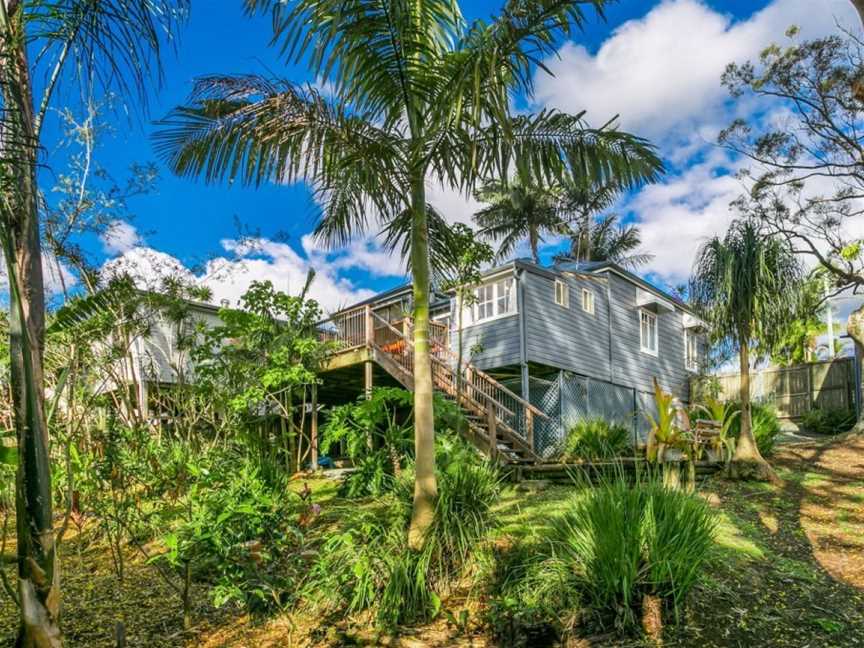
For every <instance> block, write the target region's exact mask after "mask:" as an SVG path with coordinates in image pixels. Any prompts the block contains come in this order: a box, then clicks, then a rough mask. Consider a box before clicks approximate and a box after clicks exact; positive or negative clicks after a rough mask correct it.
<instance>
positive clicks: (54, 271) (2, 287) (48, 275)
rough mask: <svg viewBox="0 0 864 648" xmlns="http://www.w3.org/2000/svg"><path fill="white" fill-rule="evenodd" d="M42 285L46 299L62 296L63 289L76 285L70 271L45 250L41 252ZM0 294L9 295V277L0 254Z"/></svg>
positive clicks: (76, 278) (76, 280) (74, 277)
mask: <svg viewBox="0 0 864 648" xmlns="http://www.w3.org/2000/svg"><path fill="white" fill-rule="evenodd" d="M42 283H43V285H44V286H45V296H46V297H47V298H49V299H50V298H51V297H56V296H58V295H62V294H63V291H64V288H65V289H66V290H67V291H68V290H70V289H71V288H74V287H75V286H76V285H77V284H78V277H76V276H75V275H74V274H73V273H72V270H71V269H70V268H69V267H68V266H67V265H66V264H65V263H63V262H62V261H61V262H59V263H58V262H57V257H55V256H54V255H53V254H51V253H50V252H48V251H46V250H42ZM0 293H2V294H3V295H4V296H6V295H8V293H9V275H8V274H7V273H6V260H5V258H4V256H3V254H2V253H0Z"/></svg>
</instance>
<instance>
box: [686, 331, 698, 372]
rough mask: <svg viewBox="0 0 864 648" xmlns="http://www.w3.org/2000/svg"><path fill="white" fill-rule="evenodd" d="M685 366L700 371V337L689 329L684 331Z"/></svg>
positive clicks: (690, 369)
mask: <svg viewBox="0 0 864 648" xmlns="http://www.w3.org/2000/svg"><path fill="white" fill-rule="evenodd" d="M684 366H685V367H687V370H688V371H699V336H698V334H696V333H695V332H694V331H691V330H689V329H684Z"/></svg>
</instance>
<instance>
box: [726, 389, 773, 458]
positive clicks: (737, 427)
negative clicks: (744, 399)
mask: <svg viewBox="0 0 864 648" xmlns="http://www.w3.org/2000/svg"><path fill="white" fill-rule="evenodd" d="M733 407H734V411H736V412H740V411H741V404H740V403H738V402H735V403H734V405H733ZM750 419H751V421H752V424H753V437H754V438H755V439H756V446H757V447H758V448H759V452H760V453H761V454H762V456H763V457H767V456H769V455H770V454H771V453H773V452H774V445H775V443H776V441H777V437H778V436H779V435H780V432H781V429H780V419H779V418H777V410H775V409H774V407H773V406H772V405H769V404H767V403H760V402H753V403H751V404H750ZM740 434H741V416H740V415H739V416H736V417H735V418H734V419H733V420H732V424H731V425H730V426H729V435H730V436H731V437H732V438H734V439H737V438H738V435H740Z"/></svg>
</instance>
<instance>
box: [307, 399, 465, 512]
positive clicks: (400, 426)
mask: <svg viewBox="0 0 864 648" xmlns="http://www.w3.org/2000/svg"><path fill="white" fill-rule="evenodd" d="M413 403H414V395H413V394H412V393H411V392H409V391H407V390H405V389H399V388H395V387H376V388H373V390H372V394H371V395H370V398H368V399H367V398H366V397H365V396H361V397H360V398H358V399H357V401H356V402H354V403H348V404H346V405H340V406H338V407H334V408H333V409H332V410H331V411H330V413H329V415H328V419H327V423H326V424H325V425H324V426H323V427H322V429H321V434H322V439H321V445H320V448H321V452H323V453H325V454H326V453H330V452H331V451H333V450H335V449H336V448H337V447H338V446H339V445H341V446H342V447H344V451H345V453H346V454H347V455H348V457H349V458H350V459H351V461H352V463H353V464H354V467H355V468H356V470H355V471H354V472H352V473H350V474H349V475H348V477H347V478H346V479H345V482H344V483H343V487H342V494H343V495H345V496H346V497H364V496H367V495H373V496H377V495H381V494H382V493H384V492H385V491H388V490H392V488H393V479H394V477H397V476H398V475H399V474H400V473H401V472H402V470H403V468H405V466H406V465H407V464H408V462H409V461H410V460H411V457H412V456H413V452H414V413H413V407H412V406H413ZM433 404H434V410H435V419H436V421H435V424H436V429H438V430H440V431H442V432H443V431H446V430H448V429H449V430H454V429H455V426H456V425H458V423H459V419H460V417H461V414H460V412H459V409H458V408H457V407H456V406H455V405H454V404H453V403H451V402H450V401H448V400H446V399H444V398H443V397H441V396H440V395H439V394H436V395H435V398H434V401H433Z"/></svg>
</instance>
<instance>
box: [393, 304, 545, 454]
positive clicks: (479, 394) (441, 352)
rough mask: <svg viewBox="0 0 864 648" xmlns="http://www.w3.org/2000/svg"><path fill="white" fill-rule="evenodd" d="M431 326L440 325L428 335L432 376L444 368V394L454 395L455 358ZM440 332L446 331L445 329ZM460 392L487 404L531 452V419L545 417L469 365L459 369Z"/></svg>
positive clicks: (445, 338) (408, 335)
mask: <svg viewBox="0 0 864 648" xmlns="http://www.w3.org/2000/svg"><path fill="white" fill-rule="evenodd" d="M406 322H407V326H406V329H405V333H404V337H405V339H406V340H408V341H409V344H410V339H411V333H412V328H413V323H412V322H411V321H410V320H406ZM430 324H432V322H430ZM435 326H437V327H441V325H440V324H438V323H437V322H436V323H434V325H433V328H432V330H430V336H429V337H430V343H431V344H430V349H431V351H432V359H433V362H432V367H433V369H432V372H433V377H434V376H435V375H437V374H443V373H444V371H443V370H439V368H443V369H446V374H447V376H446V381H447V387H448V391H450V393H451V394H453V395H455V393H456V370H457V368H456V365H457V364H458V362H457V356H456V354H455V353H453V351H452V350H451V349H450V346H449V335H441V333H440V331H439V329H438V328H435ZM444 330H445V331H446V328H445V329H444ZM442 379H444V376H442ZM462 390H463V392H464V395H465V397H467V398H469V399H470V400H473V401H475V402H479V403H488V405H489V407H490V409H492V411H493V412H494V413H495V417H496V418H497V419H498V420H500V421H501V422H502V423H503V424H504V425H506V427H507V428H509V429H510V430H511V431H512V432H513V433H515V434H516V435H517V436H518V437H519V438H520V439H521V440H522V441H523V442H524V443H525V444H526V445H528V446H529V447H530V448H531V449H532V450H533V448H534V419H535V418H536V417H540V418H542V419H548V418H549V417H548V416H547V415H546V414H545V413H544V412H543V411H542V410H540V409H538V408H537V407H535V406H534V405H532V404H531V403H529V402H528V401H526V400H525V399H523V398H522V397H521V396H519V395H518V394H516V393H514V392H513V391H512V390H510V389H508V388H507V387H505V386H504V385H502V384H501V383H500V382H498V381H497V380H495V379H494V378H492V376H490V375H489V374H487V373H486V372H484V371H481V370H480V369H478V368H477V367H475V366H473V365H472V364H470V363H465V366H464V367H463V368H462Z"/></svg>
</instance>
